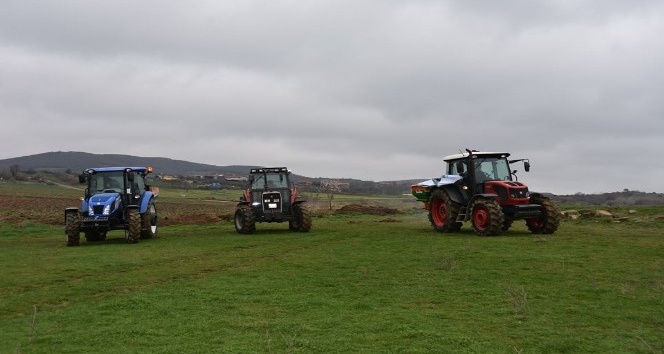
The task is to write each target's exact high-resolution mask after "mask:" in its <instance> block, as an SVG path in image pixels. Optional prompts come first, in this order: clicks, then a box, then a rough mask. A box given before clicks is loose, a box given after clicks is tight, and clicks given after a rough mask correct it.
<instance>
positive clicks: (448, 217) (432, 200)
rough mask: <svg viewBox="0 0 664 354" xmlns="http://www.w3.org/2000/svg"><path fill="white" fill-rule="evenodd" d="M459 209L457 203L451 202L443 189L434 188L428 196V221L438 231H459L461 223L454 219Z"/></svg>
mask: <svg viewBox="0 0 664 354" xmlns="http://www.w3.org/2000/svg"><path fill="white" fill-rule="evenodd" d="M459 209H460V206H459V204H458V203H456V202H453V201H452V199H451V198H450V196H449V195H448V194H447V192H446V191H445V190H443V189H436V190H434V191H433V192H432V193H431V197H429V222H431V226H433V229H434V230H436V231H438V232H456V231H459V230H460V229H461V225H462V224H461V223H460V222H457V221H456V219H457V217H458V216H459Z"/></svg>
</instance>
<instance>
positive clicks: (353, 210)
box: [336, 204, 400, 216]
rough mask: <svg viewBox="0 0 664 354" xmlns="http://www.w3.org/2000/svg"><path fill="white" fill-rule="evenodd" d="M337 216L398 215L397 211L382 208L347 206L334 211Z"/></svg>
mask: <svg viewBox="0 0 664 354" xmlns="http://www.w3.org/2000/svg"><path fill="white" fill-rule="evenodd" d="M336 213H337V214H370V215H381V216H385V215H394V214H399V213H400V212H399V210H397V209H392V208H386V207H382V206H372V205H359V204H349V205H346V206H343V207H341V208H339V209H337V210H336Z"/></svg>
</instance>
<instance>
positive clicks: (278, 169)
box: [251, 167, 288, 173]
mask: <svg viewBox="0 0 664 354" xmlns="http://www.w3.org/2000/svg"><path fill="white" fill-rule="evenodd" d="M282 172H288V168H286V167H259V168H252V169H251V173H282Z"/></svg>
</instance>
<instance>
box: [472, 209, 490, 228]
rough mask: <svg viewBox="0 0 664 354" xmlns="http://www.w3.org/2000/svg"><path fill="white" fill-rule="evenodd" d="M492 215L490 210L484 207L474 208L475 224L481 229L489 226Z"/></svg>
mask: <svg viewBox="0 0 664 354" xmlns="http://www.w3.org/2000/svg"><path fill="white" fill-rule="evenodd" d="M490 220H491V216H490V215H489V210H487V209H486V208H484V207H481V206H479V207H476V208H475V210H473V225H475V227H476V228H478V229H480V230H484V229H486V228H487V227H488V226H489V221H490Z"/></svg>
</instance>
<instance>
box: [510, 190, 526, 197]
mask: <svg viewBox="0 0 664 354" xmlns="http://www.w3.org/2000/svg"><path fill="white" fill-rule="evenodd" d="M510 194H512V198H528V195H529V193H528V188H519V189H516V188H515V189H510Z"/></svg>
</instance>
